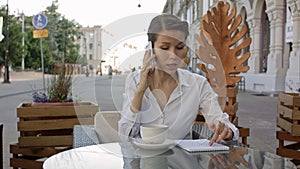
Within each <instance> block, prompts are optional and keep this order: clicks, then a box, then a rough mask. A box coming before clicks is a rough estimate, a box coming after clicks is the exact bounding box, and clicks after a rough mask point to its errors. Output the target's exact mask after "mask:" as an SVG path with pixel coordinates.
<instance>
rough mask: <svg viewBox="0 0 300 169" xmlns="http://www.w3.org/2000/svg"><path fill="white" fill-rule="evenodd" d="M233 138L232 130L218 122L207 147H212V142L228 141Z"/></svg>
mask: <svg viewBox="0 0 300 169" xmlns="http://www.w3.org/2000/svg"><path fill="white" fill-rule="evenodd" d="M232 136H233V132H232V130H231V129H230V128H229V127H228V126H227V125H225V123H222V122H220V121H219V122H218V124H217V126H216V129H215V131H214V135H213V137H212V138H211V140H210V142H209V145H213V143H214V142H220V141H221V140H229V139H231V138H232Z"/></svg>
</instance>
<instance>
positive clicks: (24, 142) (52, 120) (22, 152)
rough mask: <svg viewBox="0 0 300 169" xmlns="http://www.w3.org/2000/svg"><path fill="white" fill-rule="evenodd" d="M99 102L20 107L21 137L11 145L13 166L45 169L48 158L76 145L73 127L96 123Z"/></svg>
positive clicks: (19, 129)
mask: <svg viewBox="0 0 300 169" xmlns="http://www.w3.org/2000/svg"><path fill="white" fill-rule="evenodd" d="M98 111H99V108H98V105H97V104H93V103H89V102H81V103H76V104H73V105H70V104H69V105H61V104H60V105H53V104H50V105H47V104H45V105H33V104H32V103H21V104H20V105H19V106H18V107H17V117H18V118H19V121H18V123H17V126H18V131H19V132H20V137H19V138H18V143H16V144H11V145H10V153H11V154H12V158H10V166H11V167H13V168H35V169H42V165H43V162H44V160H45V159H46V158H48V157H50V156H52V155H54V154H56V153H59V152H61V151H64V150H68V149H70V148H72V147H73V127H74V125H77V124H94V116H95V114H96V113H97V112H98Z"/></svg>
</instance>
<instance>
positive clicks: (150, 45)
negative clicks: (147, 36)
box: [147, 41, 155, 73]
mask: <svg viewBox="0 0 300 169" xmlns="http://www.w3.org/2000/svg"><path fill="white" fill-rule="evenodd" d="M147 47H148V49H150V56H151V57H153V55H154V52H153V47H152V42H151V41H148V45H147ZM154 62H155V60H154V59H153V60H152V61H151V66H152V69H151V70H150V72H149V73H153V72H154Z"/></svg>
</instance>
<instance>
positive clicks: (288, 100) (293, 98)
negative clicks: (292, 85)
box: [278, 93, 300, 107]
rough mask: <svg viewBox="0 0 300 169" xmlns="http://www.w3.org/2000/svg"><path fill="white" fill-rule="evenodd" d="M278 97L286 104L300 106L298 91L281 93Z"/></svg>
mask: <svg viewBox="0 0 300 169" xmlns="http://www.w3.org/2000/svg"><path fill="white" fill-rule="evenodd" d="M278 99H279V101H280V102H283V103H284V104H285V105H292V106H297V107H300V95H299V94H297V93H279V96H278Z"/></svg>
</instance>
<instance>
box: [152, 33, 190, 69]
mask: <svg viewBox="0 0 300 169" xmlns="http://www.w3.org/2000/svg"><path fill="white" fill-rule="evenodd" d="M154 51H155V52H154V53H155V56H156V62H157V65H158V68H159V69H161V70H163V71H165V72H168V73H174V72H176V70H177V68H179V67H182V64H183V60H182V59H183V58H184V57H185V56H186V53H187V51H188V48H187V46H186V45H185V34H184V33H183V32H182V31H178V30H164V31H161V32H160V33H158V35H157V38H156V41H155V42H154Z"/></svg>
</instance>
